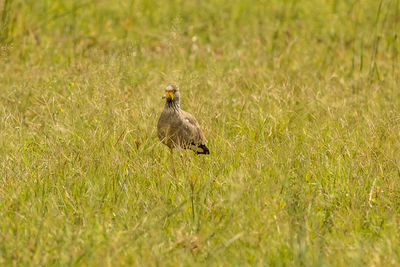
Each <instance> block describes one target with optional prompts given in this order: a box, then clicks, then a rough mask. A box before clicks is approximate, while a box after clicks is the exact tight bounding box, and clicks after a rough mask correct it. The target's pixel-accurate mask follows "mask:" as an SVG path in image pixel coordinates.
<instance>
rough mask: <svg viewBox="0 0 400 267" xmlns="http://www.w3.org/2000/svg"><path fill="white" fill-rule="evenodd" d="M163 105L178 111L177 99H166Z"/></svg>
mask: <svg viewBox="0 0 400 267" xmlns="http://www.w3.org/2000/svg"><path fill="white" fill-rule="evenodd" d="M165 107H167V108H172V109H173V110H175V111H179V110H180V109H181V105H180V103H179V101H167V102H166V103H165Z"/></svg>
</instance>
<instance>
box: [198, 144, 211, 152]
mask: <svg viewBox="0 0 400 267" xmlns="http://www.w3.org/2000/svg"><path fill="white" fill-rule="evenodd" d="M196 154H206V155H207V154H210V150H209V149H208V147H207V146H206V145H203V144H201V145H199V146H198V149H197V151H196Z"/></svg>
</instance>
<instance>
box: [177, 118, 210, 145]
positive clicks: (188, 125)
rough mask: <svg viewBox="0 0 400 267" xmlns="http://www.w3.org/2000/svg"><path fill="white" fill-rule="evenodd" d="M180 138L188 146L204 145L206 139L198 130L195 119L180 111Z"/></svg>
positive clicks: (198, 126)
mask: <svg viewBox="0 0 400 267" xmlns="http://www.w3.org/2000/svg"><path fill="white" fill-rule="evenodd" d="M180 117H181V122H182V125H181V133H180V135H181V138H182V139H183V140H184V141H185V142H186V143H188V144H192V143H193V144H195V145H200V144H205V142H206V138H205V137H204V134H203V132H202V130H201V128H200V125H199V123H198V122H197V120H196V118H195V117H194V116H193V115H192V114H190V113H188V112H186V111H183V110H181V116H180Z"/></svg>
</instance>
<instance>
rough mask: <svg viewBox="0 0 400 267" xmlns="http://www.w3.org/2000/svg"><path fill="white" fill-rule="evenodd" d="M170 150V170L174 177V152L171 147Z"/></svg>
mask: <svg viewBox="0 0 400 267" xmlns="http://www.w3.org/2000/svg"><path fill="white" fill-rule="evenodd" d="M169 151H170V152H171V166H172V172H173V173H174V176H175V177H176V171H175V164H174V154H173V150H172V148H170V149H169Z"/></svg>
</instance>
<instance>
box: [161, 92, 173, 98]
mask: <svg viewBox="0 0 400 267" xmlns="http://www.w3.org/2000/svg"><path fill="white" fill-rule="evenodd" d="M162 98H163V99H164V98H171V100H174V93H173V92H172V91H165V95H164V96H163V97H162Z"/></svg>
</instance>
